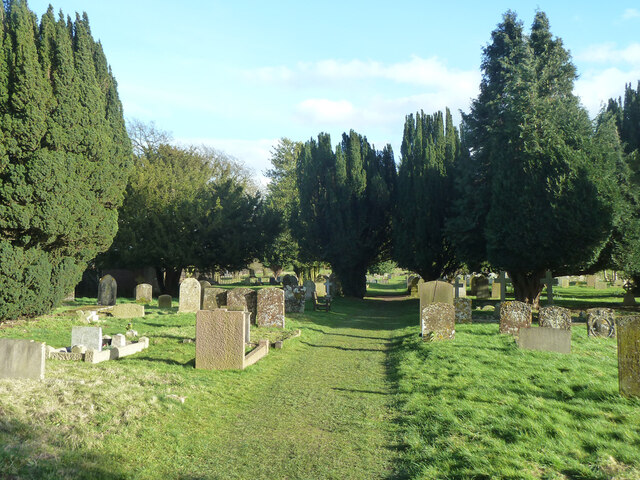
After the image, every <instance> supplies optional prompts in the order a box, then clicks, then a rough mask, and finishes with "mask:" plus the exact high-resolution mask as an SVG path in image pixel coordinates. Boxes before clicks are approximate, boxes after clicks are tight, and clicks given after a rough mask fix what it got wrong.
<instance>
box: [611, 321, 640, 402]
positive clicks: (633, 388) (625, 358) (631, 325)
mask: <svg viewBox="0 0 640 480" xmlns="http://www.w3.org/2000/svg"><path fill="white" fill-rule="evenodd" d="M616 327H617V330H618V384H619V387H620V394H621V395H624V396H626V397H640V316H638V315H633V316H628V317H624V318H620V319H618V322H617V326H616Z"/></svg>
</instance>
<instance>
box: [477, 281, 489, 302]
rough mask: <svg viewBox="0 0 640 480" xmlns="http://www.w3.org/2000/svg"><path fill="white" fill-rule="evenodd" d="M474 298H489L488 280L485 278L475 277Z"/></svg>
mask: <svg viewBox="0 0 640 480" xmlns="http://www.w3.org/2000/svg"><path fill="white" fill-rule="evenodd" d="M475 279H476V281H475V287H476V298H482V299H487V298H489V296H490V294H489V279H488V278H487V277H485V276H481V277H475Z"/></svg>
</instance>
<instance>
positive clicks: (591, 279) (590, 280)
mask: <svg viewBox="0 0 640 480" xmlns="http://www.w3.org/2000/svg"><path fill="white" fill-rule="evenodd" d="M587 287H589V288H595V287H596V276H595V275H587Z"/></svg>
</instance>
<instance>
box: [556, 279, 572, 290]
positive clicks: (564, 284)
mask: <svg viewBox="0 0 640 480" xmlns="http://www.w3.org/2000/svg"><path fill="white" fill-rule="evenodd" d="M558 282H559V283H560V286H561V287H562V288H569V284H570V281H569V277H560V278H558Z"/></svg>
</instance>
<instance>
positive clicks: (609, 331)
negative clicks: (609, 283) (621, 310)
mask: <svg viewBox="0 0 640 480" xmlns="http://www.w3.org/2000/svg"><path fill="white" fill-rule="evenodd" d="M615 317H616V314H615V312H614V311H613V310H612V309H610V308H590V309H589V310H587V335H588V336H590V337H615V336H616V324H615Z"/></svg>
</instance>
